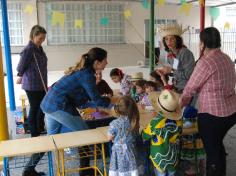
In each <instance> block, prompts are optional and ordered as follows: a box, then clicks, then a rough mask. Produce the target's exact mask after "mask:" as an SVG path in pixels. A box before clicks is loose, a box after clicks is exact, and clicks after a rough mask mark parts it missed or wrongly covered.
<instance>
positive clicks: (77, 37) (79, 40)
mask: <svg viewBox="0 0 236 176" xmlns="http://www.w3.org/2000/svg"><path fill="white" fill-rule="evenodd" d="M123 10H124V5H122V4H120V3H111V2H109V3H106V2H100V3H99V2H93V3H91V2H86V3H85V2H63V3H62V2H48V3H46V14H47V15H46V23H47V24H46V25H47V31H48V37H47V39H48V44H49V45H64V44H106V43H109V44H110V43H124V16H123ZM55 11H56V12H60V13H63V14H64V17H65V22H64V25H63V26H62V25H59V24H57V25H52V14H53V12H55ZM102 18H106V19H108V20H109V22H108V23H107V24H105V25H102V24H101V19H102ZM75 20H82V21H83V26H82V27H75V25H74V23H75Z"/></svg>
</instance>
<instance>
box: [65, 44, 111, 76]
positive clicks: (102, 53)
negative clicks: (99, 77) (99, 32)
mask: <svg viewBox="0 0 236 176" xmlns="http://www.w3.org/2000/svg"><path fill="white" fill-rule="evenodd" d="M106 58H107V51H106V50H104V49H102V48H97V47H96V48H91V49H90V50H89V51H88V52H87V53H85V54H83V55H82V56H81V58H80V61H79V62H77V63H76V64H75V65H74V66H72V67H69V68H68V69H67V70H66V71H65V72H64V73H65V74H66V75H70V74H72V73H74V72H76V71H78V70H82V69H84V68H88V67H91V68H93V64H94V62H95V61H96V60H97V61H99V62H101V61H103V60H104V59H106Z"/></svg>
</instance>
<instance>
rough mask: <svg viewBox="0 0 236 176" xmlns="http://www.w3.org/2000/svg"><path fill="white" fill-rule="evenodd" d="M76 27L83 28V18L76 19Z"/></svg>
mask: <svg viewBox="0 0 236 176" xmlns="http://www.w3.org/2000/svg"><path fill="white" fill-rule="evenodd" d="M74 27H75V28H80V29H81V28H83V20H81V19H79V20H75V23H74Z"/></svg>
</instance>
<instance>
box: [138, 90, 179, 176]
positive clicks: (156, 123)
mask: <svg viewBox="0 0 236 176" xmlns="http://www.w3.org/2000/svg"><path fill="white" fill-rule="evenodd" d="M149 99H150V101H151V104H152V106H153V108H154V110H155V111H156V112H157V115H156V117H155V118H153V119H152V120H151V122H150V123H149V124H148V125H147V127H146V128H145V129H144V130H143V133H142V137H143V139H144V140H151V146H150V159H151V161H152V163H153V165H154V167H155V173H156V175H157V176H165V175H167V174H168V176H174V175H175V170H176V166H177V163H178V154H179V137H180V132H181V129H182V120H181V118H182V111H181V107H180V105H179V94H177V93H175V92H173V91H171V90H163V91H162V92H161V93H159V94H158V93H156V92H153V93H151V94H150V95H149Z"/></svg>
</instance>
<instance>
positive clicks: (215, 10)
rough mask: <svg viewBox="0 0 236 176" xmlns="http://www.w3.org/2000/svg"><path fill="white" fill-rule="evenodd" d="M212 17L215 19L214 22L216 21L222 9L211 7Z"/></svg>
mask: <svg viewBox="0 0 236 176" xmlns="http://www.w3.org/2000/svg"><path fill="white" fill-rule="evenodd" d="M210 16H211V17H212V18H213V20H216V19H217V18H218V17H219V16H220V9H219V8H217V7H211V8H210Z"/></svg>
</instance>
